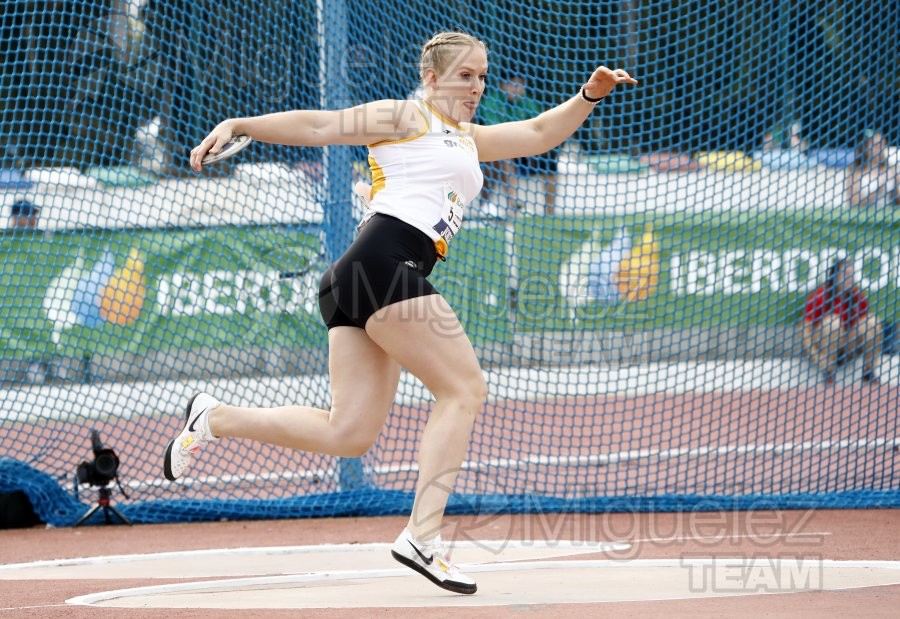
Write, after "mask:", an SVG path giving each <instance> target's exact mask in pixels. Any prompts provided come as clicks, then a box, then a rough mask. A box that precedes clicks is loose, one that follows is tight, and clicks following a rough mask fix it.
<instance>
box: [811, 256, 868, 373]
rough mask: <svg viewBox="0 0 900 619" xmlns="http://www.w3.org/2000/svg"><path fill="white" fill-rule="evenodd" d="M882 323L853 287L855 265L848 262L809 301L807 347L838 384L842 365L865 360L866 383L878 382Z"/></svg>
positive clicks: (835, 267)
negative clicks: (858, 358)
mask: <svg viewBox="0 0 900 619" xmlns="http://www.w3.org/2000/svg"><path fill="white" fill-rule="evenodd" d="M881 335H882V327H881V322H880V321H879V320H878V318H877V317H876V316H875V315H874V314H870V313H869V303H868V301H867V300H866V297H865V296H864V295H863V293H862V292H861V291H860V290H859V289H858V288H857V287H856V286H855V285H854V283H853V265H852V264H851V263H849V262H847V261H846V260H845V259H843V258H842V259H840V260H838V261H836V262H835V263H834V264H833V265H832V266H831V267H829V268H828V275H827V276H826V278H825V283H824V284H822V285H821V286H819V287H818V288H816V290H815V291H813V292H812V293H811V294H810V295H809V297H807V299H806V308H805V321H804V325H803V347H804V348H805V349H806V352H807V353H808V354H809V356H810V358H811V359H812V361H813V363H815V364H816V366H817V367H818V368H819V370H821V371H822V372H823V373H824V377H825V382H826V383H828V384H831V383H833V382H834V373H835V371H836V370H837V368H838V366H839V365H843V364H847V363H850V362H851V361H853V360H854V359H856V358H857V357H859V356H862V357H863V374H862V379H863V382H867V383H875V382H877V381H878V365H879V362H880V360H881Z"/></svg>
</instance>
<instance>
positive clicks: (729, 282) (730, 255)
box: [719, 249, 747, 294]
mask: <svg viewBox="0 0 900 619" xmlns="http://www.w3.org/2000/svg"><path fill="white" fill-rule="evenodd" d="M744 256H745V252H744V250H743V249H738V250H735V251H729V252H725V253H724V254H722V255H721V256H720V257H719V259H720V264H719V270H720V271H722V291H723V292H724V293H725V294H741V293H743V292H744V282H743V279H744V278H745V277H746V276H747V265H746V264H745V263H744Z"/></svg>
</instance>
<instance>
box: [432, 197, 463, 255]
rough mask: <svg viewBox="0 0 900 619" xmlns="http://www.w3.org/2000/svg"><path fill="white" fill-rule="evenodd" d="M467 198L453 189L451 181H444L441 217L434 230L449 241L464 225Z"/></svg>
mask: <svg viewBox="0 0 900 619" xmlns="http://www.w3.org/2000/svg"><path fill="white" fill-rule="evenodd" d="M465 208H466V201H465V199H464V198H463V197H462V196H461V195H460V194H459V193H458V192H457V191H455V190H454V189H453V185H452V184H450V183H444V199H443V202H442V206H441V219H440V221H438V222H437V223H436V224H435V225H434V230H435V231H436V232H437V233H438V234H440V235H441V238H443V239H444V240H445V241H446V242H447V243H449V242H450V239H452V238H453V237H454V236H455V235H456V233H457V232H459V228H460V227H461V226H462V220H463V211H464V210H465Z"/></svg>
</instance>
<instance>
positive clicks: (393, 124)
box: [191, 99, 421, 171]
mask: <svg viewBox="0 0 900 619" xmlns="http://www.w3.org/2000/svg"><path fill="white" fill-rule="evenodd" d="M420 121H421V114H419V113H418V112H417V111H416V108H415V104H414V103H412V102H410V101H395V100H391V99H385V100H382V101H373V102H371V103H365V104H363V105H358V106H356V107H352V108H346V109H343V110H293V111H288V112H276V113H274V114H265V115H263V116H252V117H248V118H231V119H228V120H226V121H223V122H221V123H219V124H218V125H217V126H216V128H215V129H213V130H212V131H211V132H210V134H209V135H208V136H206V138H204V140H203V141H202V142H200V144H199V145H198V146H197V147H196V148H194V149H193V150H192V151H191V167H192V168H193V169H194V170H195V171H199V170H200V168H201V167H202V164H201V161H202V160H203V157H204V156H205V155H206V154H207V153H209V152H212V153H217V152H219V149H221V148H222V146H224V145H225V143H226V142H227V141H228V140H230V139H231V137H232V136H235V135H247V136H249V137H251V138H253V139H254V140H256V141H258V142H270V143H273V144H286V145H289V146H327V145H329V144H347V145H359V146H365V145H367V144H374V143H376V142H381V141H383V140H395V139H401V138H404V137H407V136H408V135H414V134H415V133H417V132H418V131H419V129H418V126H419V123H420Z"/></svg>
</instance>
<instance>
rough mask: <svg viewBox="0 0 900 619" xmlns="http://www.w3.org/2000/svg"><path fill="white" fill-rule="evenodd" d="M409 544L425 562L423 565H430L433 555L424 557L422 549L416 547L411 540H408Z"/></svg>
mask: <svg viewBox="0 0 900 619" xmlns="http://www.w3.org/2000/svg"><path fill="white" fill-rule="evenodd" d="M406 541H407V542H409V540H406ZM409 545H410V546H412V547H413V550H415V551H416V554H417V555H419V557H420V558H421V559H422V561H424V562H425V565H431V562H432V561H434V556H433V555H432V556H430V557H426V556H425V555H423V554H422V551H421V550H419V549H418V548H417V547H416V545H415V544H413V543H412V542H409Z"/></svg>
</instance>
